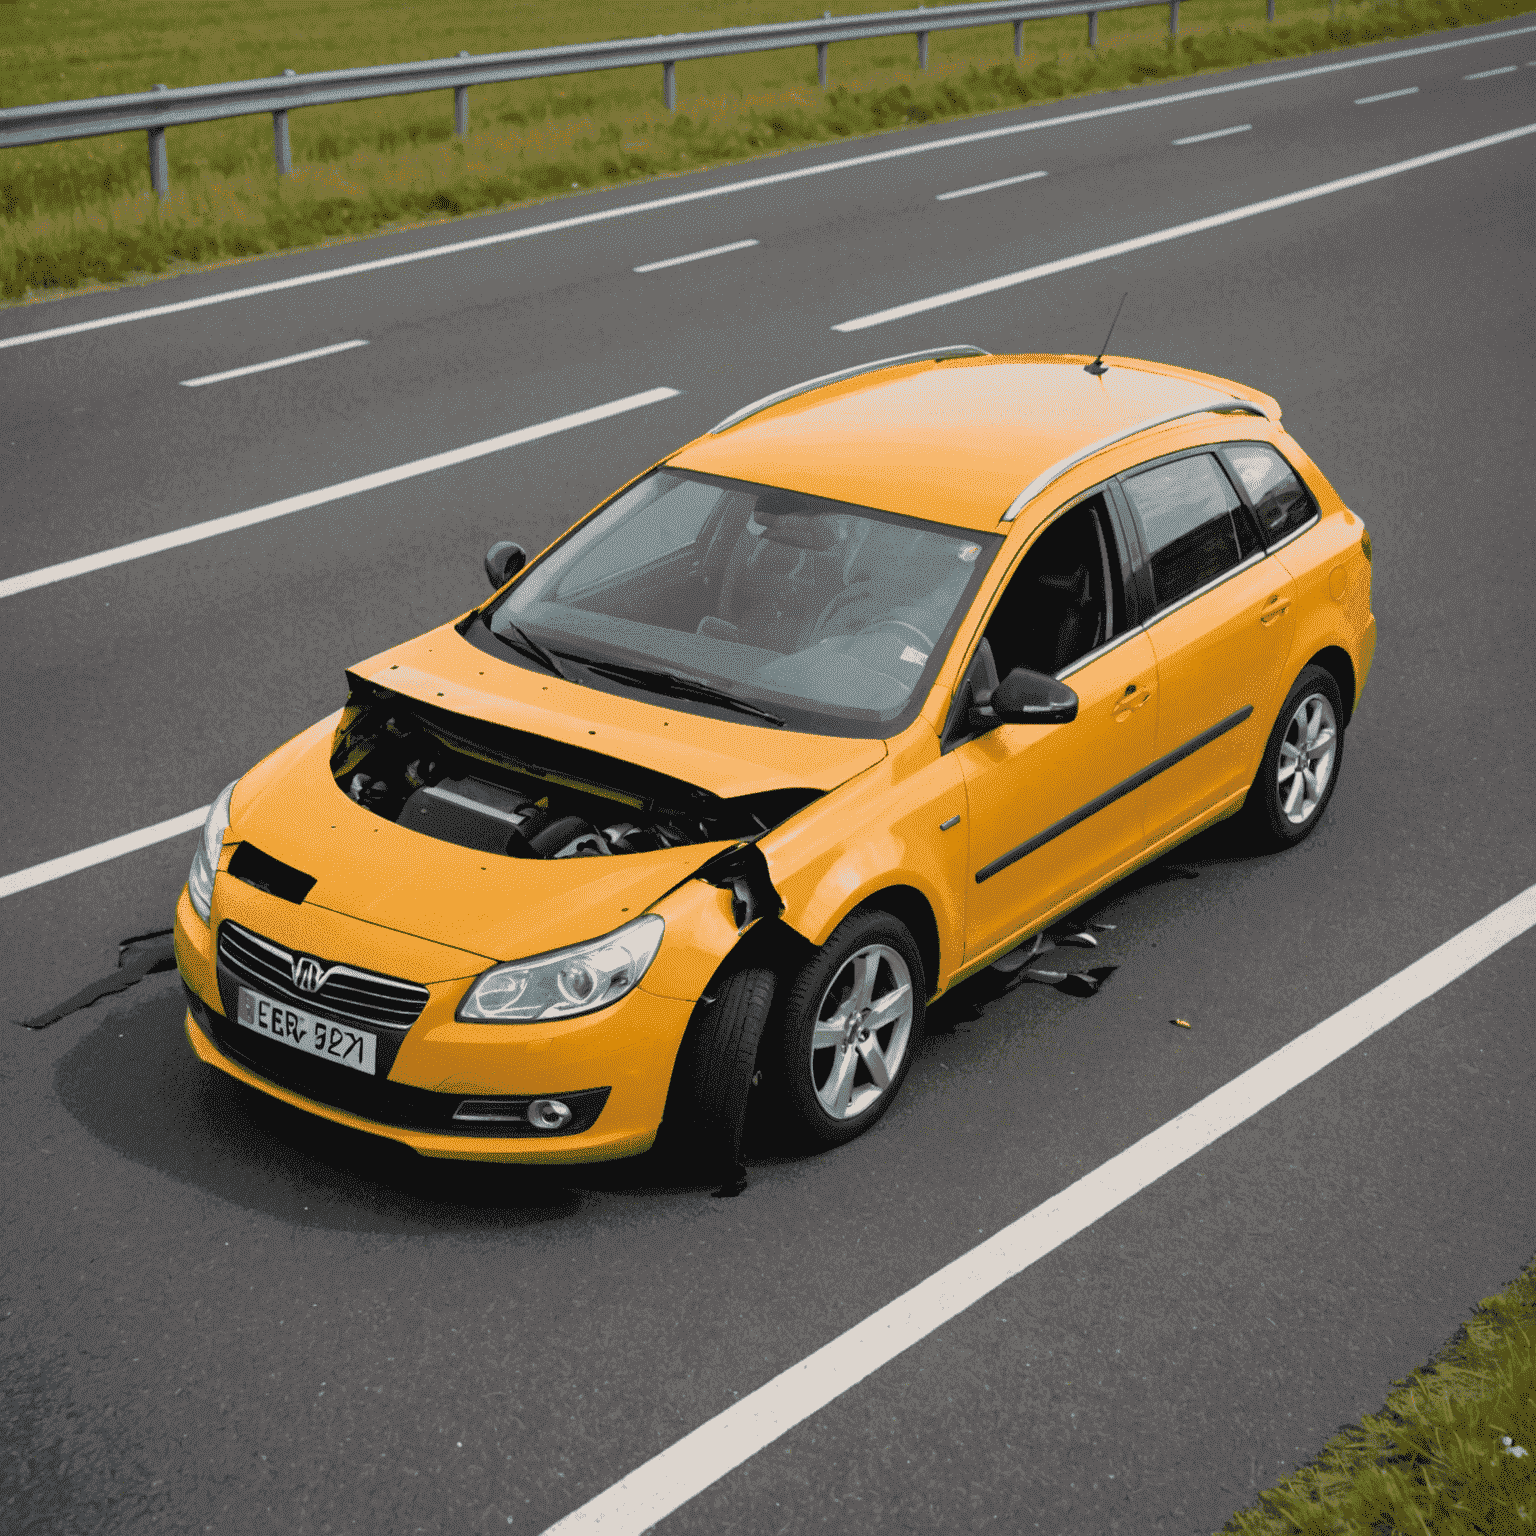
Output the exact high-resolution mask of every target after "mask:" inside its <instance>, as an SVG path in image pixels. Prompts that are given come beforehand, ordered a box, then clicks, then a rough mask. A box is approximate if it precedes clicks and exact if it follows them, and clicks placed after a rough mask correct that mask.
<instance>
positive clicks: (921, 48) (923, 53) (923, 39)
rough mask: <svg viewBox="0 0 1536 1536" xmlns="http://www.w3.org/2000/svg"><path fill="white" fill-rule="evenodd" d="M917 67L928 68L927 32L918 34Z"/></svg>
mask: <svg viewBox="0 0 1536 1536" xmlns="http://www.w3.org/2000/svg"><path fill="white" fill-rule="evenodd" d="M917 67H918V68H919V69H927V68H928V34H927V33H926V32H919V33H918V34H917Z"/></svg>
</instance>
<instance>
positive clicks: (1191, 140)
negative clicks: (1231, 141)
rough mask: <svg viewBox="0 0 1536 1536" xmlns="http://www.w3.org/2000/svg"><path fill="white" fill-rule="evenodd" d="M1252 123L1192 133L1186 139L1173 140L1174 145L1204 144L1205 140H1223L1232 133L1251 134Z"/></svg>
mask: <svg viewBox="0 0 1536 1536" xmlns="http://www.w3.org/2000/svg"><path fill="white" fill-rule="evenodd" d="M1252 132H1253V124H1252V123H1239V124H1238V125H1237V127H1235V128H1217V129H1215V130H1214V131H1212V132H1211V133H1192V134H1190V135H1189V136H1188V137H1187V138H1183V139H1174V140H1172V142H1173V143H1174V144H1204V143H1205V141H1206V140H1207V139H1224V138H1226V137H1227V136H1228V135H1229V134H1233V133H1252Z"/></svg>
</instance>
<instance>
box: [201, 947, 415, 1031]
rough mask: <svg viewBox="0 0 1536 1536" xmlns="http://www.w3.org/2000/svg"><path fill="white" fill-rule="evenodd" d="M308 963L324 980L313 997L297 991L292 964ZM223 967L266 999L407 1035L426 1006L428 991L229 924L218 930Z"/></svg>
mask: <svg viewBox="0 0 1536 1536" xmlns="http://www.w3.org/2000/svg"><path fill="white" fill-rule="evenodd" d="M304 959H310V960H314V961H316V962H318V964H319V968H320V971H321V973H322V975H323V977H324V980H323V981H322V982H321V984H320V986H319V988H318V990H316V991H314V992H304V991H300V989H299V988H298V987H296V986H295V985H294V981H293V971H294V962H295V961H296V960H304ZM219 966H220V968H221V969H222V970H224V971H227V972H228V973H229V975H230V976H231V977H233V978H235V979H236V980H237V981H243V982H245V983H246V984H247V985H248V986H251V987H254V988H256V989H257V990H258V991H260V992H262V993H264V994H265V995H266V996H268V997H272V998H276V999H277V1000H278V1001H280V1002H285V1003H292V1004H293V1006H294V1007H295V1008H303V1009H306V1010H308V1011H310V1012H314V1013H323V1014H327V1015H329V1016H331V1017H333V1018H338V1019H345V1020H347V1021H348V1022H349V1023H353V1024H372V1025H375V1026H377V1025H383V1026H384V1027H385V1028H387V1029H409V1028H410V1027H411V1025H412V1024H414V1023H415V1022H416V1019H417V1018H418V1016H419V1015H420V1013H421V1010H422V1009H423V1008H425V1007H426V1006H427V997H428V993H427V989H426V988H425V987H423V986H421V985H420V984H419V983H417V982H414V981H401V980H399V978H398V977H394V976H380V975H378V974H377V972H374V971H360V970H358V969H357V967H356V966H351V965H342V964H339V963H338V962H336V961H332V960H322V959H320V957H319V956H318V955H309V956H307V955H304V954H303V953H295V951H293V950H291V949H284V948H283V946H282V945H281V944H274V943H273V942H272V940H271V939H264V938H262V937H260V935H258V934H254V933H252V932H250V931H249V930H248V929H245V928H241V927H240V926H239V925H238V924H235V923H230V922H225V923H220V925H219Z"/></svg>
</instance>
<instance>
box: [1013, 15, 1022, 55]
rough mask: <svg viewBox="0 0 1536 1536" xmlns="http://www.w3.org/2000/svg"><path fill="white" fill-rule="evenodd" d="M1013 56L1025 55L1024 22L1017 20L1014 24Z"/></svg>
mask: <svg viewBox="0 0 1536 1536" xmlns="http://www.w3.org/2000/svg"><path fill="white" fill-rule="evenodd" d="M1013 56H1014V58H1016V59H1022V58H1023V57H1024V23H1023V22H1022V21H1016V22H1014V24H1013Z"/></svg>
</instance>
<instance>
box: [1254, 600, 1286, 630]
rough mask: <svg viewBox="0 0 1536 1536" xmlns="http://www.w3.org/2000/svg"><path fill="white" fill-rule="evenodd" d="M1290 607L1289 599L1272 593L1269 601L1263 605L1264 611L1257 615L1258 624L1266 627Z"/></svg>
mask: <svg viewBox="0 0 1536 1536" xmlns="http://www.w3.org/2000/svg"><path fill="white" fill-rule="evenodd" d="M1290 606H1291V600H1290V598H1288V597H1281V596H1280V594H1279V593H1278V592H1272V593H1271V594H1270V598H1269V601H1268V602H1267V603H1265V604H1264V611H1263V612H1262V613H1261V614H1260V615H1259V623H1260V624H1263V625H1265V626H1266V627H1268V626H1269V625H1271V624H1273V623H1274V622H1275V620H1276V619H1278V618H1280V617H1281V615H1283V614H1284V612H1285V610H1286V609H1287V608H1289V607H1290Z"/></svg>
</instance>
